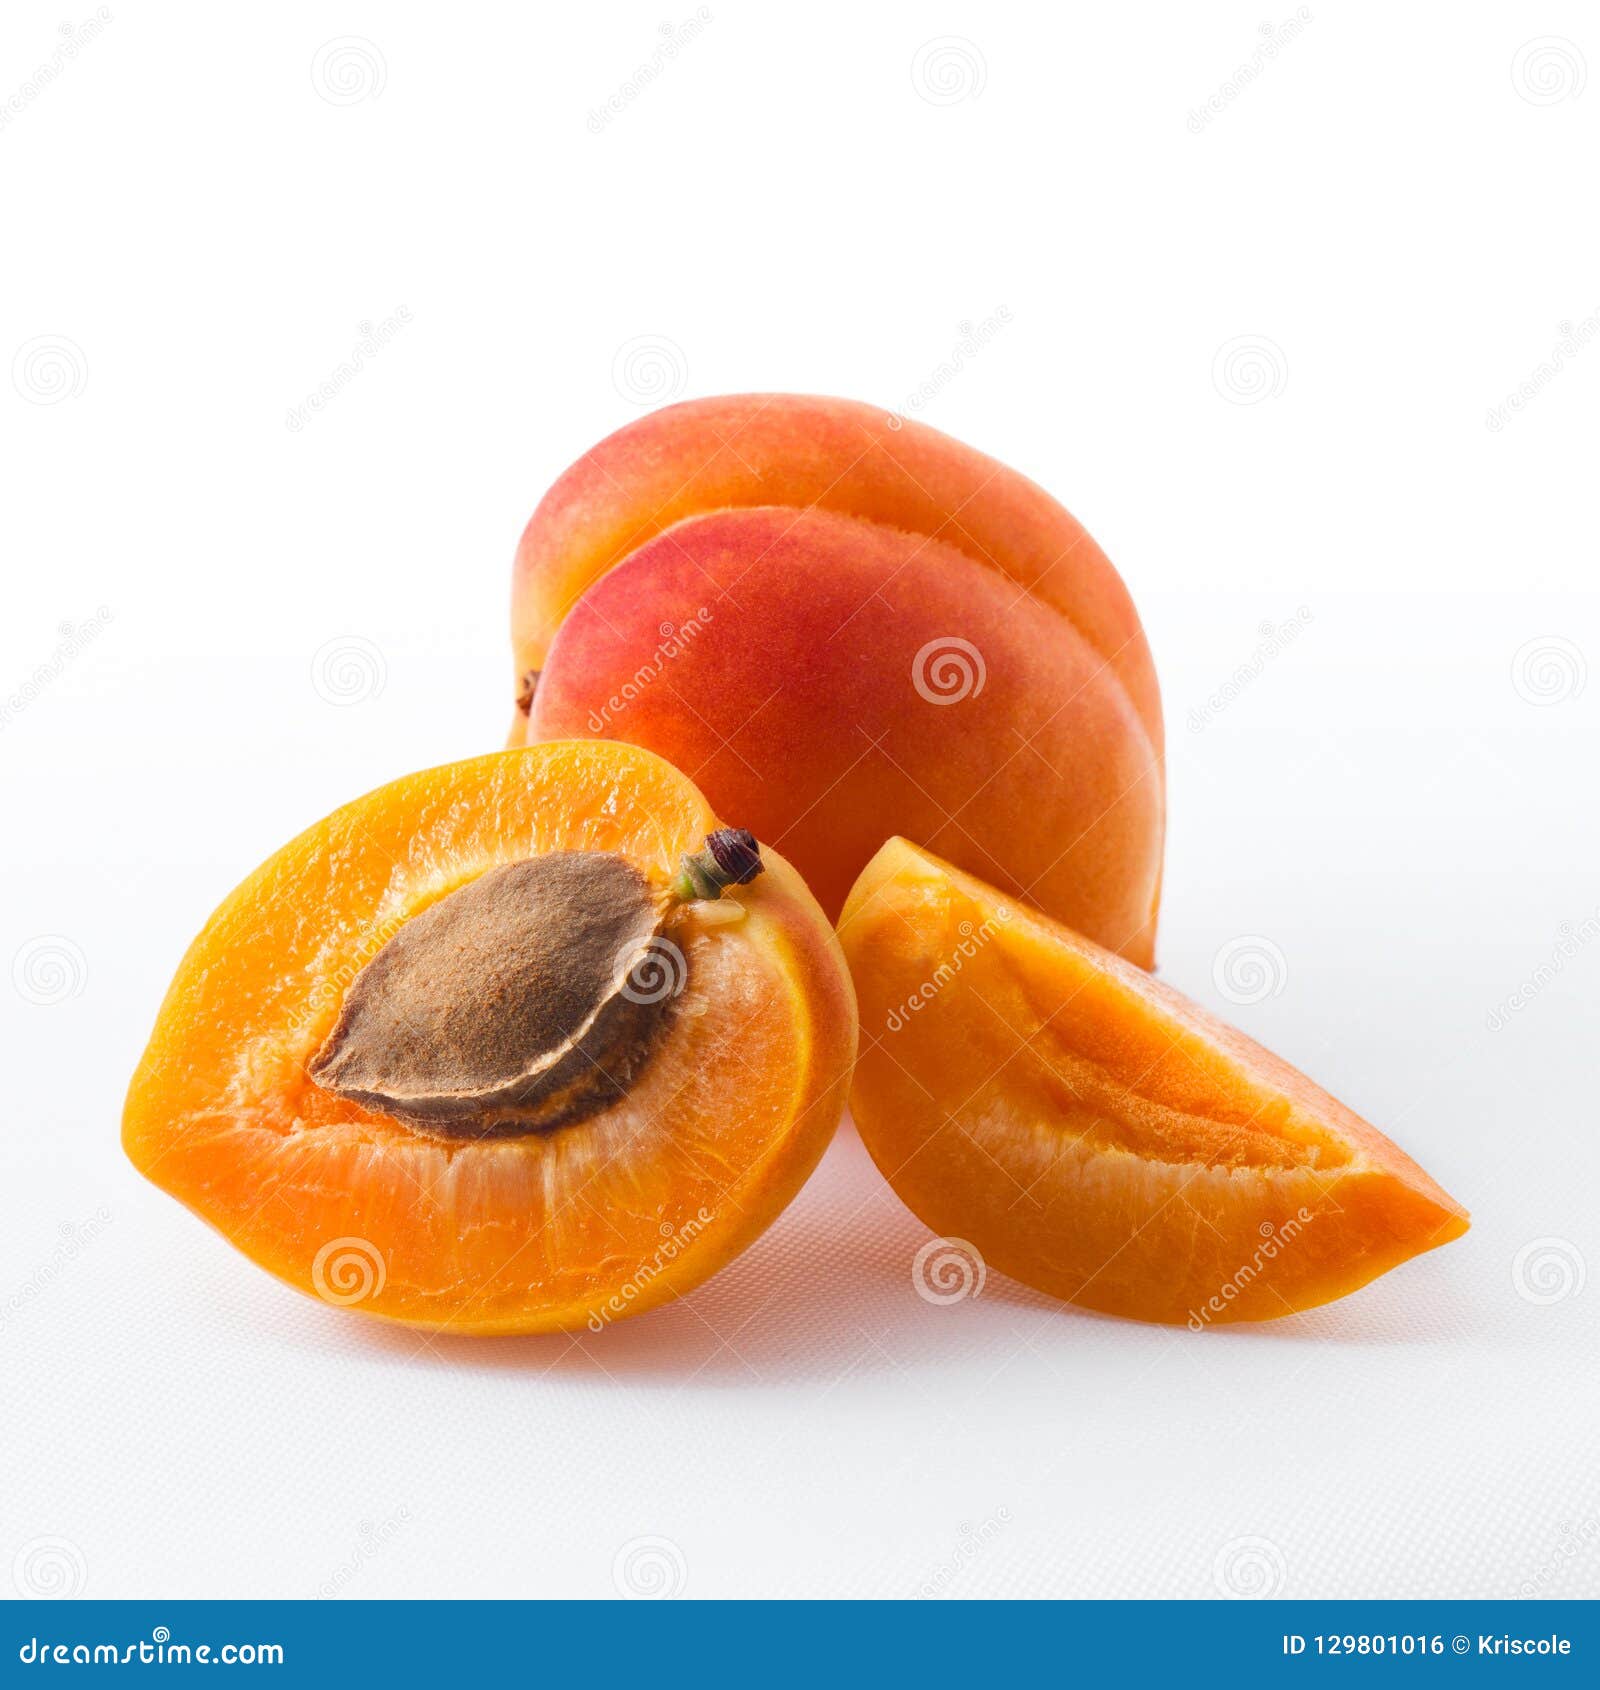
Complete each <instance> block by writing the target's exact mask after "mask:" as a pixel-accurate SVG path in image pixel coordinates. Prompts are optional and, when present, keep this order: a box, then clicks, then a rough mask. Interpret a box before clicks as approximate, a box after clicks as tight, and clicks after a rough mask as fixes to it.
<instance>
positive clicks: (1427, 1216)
mask: <svg viewBox="0 0 1600 1690" xmlns="http://www.w3.org/2000/svg"><path fill="white" fill-rule="evenodd" d="M839 932H840V938H841V939H842V941H843V944H844V950H845V955H846V957H847V958H848V960H849V963H850V968H851V972H852V974H853V976H854V979H855V983H856V992H857V996H858V999H859V1002H860V1007H861V1018H862V1031H863V1035H864V1037H863V1047H862V1051H861V1055H860V1058H859V1061H858V1062H857V1065H856V1074H855V1082H854V1086H853V1088H852V1092H851V1107H852V1111H853V1113H854V1115H855V1120H856V1124H857V1126H858V1128H859V1129H860V1132H861V1136H862V1139H863V1140H864V1141H865V1143H866V1145H867V1148H868V1150H869V1151H870V1152H871V1154H872V1157H873V1160H874V1161H875V1162H876V1163H877V1165H878V1167H879V1168H880V1169H881V1170H882V1172H883V1174H884V1175H885V1177H886V1178H887V1179H888V1180H889V1183H890V1184H891V1185H892V1186H893V1187H894V1189H895V1190H896V1191H897V1192H898V1193H899V1195H900V1197H901V1199H902V1200H903V1201H904V1202H905V1203H906V1205H907V1206H908V1207H909V1208H910V1209H911V1210H912V1211H913V1212H914V1213H915V1214H916V1215H917V1216H918V1218H919V1219H920V1220H922V1221H923V1222H924V1223H925V1224H926V1225H928V1226H929V1227H931V1228H933V1229H934V1231H935V1232H938V1233H941V1234H947V1235H951V1236H954V1237H959V1238H961V1239H963V1240H965V1241H967V1242H968V1243H970V1244H972V1245H973V1246H975V1247H976V1248H977V1249H978V1251H979V1252H980V1253H981V1254H982V1255H983V1257H984V1258H985V1259H986V1260H987V1261H988V1262H989V1263H990V1264H991V1265H993V1266H994V1267H996V1268H998V1269H999V1270H1000V1271H1001V1272H1003V1273H1008V1274H1010V1275H1011V1276H1012V1277H1013V1278H1016V1279H1019V1280H1022V1281H1023V1282H1024V1283H1025V1284H1028V1285H1031V1286H1034V1287H1036V1288H1037V1289H1039V1290H1042V1291H1046V1292H1049V1293H1051V1294H1052V1295H1054V1296H1057V1297H1063V1298H1065V1299H1067V1300H1068V1301H1070V1302H1074V1303H1079V1304H1082V1305H1084V1306H1085V1307H1087V1308H1091V1309H1098V1310H1101V1311H1103V1312H1105V1313H1109V1314H1117V1315H1126V1316H1130V1317H1132V1318H1134V1319H1137V1320H1150V1321H1165V1322H1185V1323H1187V1324H1189V1325H1190V1326H1193V1327H1196V1328H1198V1327H1201V1326H1205V1325H1209V1324H1212V1323H1214V1322H1223V1321H1236V1320H1268V1319H1271V1318H1273V1317H1275V1316H1278V1315H1285V1314H1292V1313H1294V1312H1296V1311H1297V1310H1300V1309H1306V1308H1311V1307H1313V1306H1315V1305H1316V1304H1319V1303H1325V1302H1328V1301H1330V1300H1331V1299H1333V1298H1335V1297H1340V1296H1343V1295H1345V1294H1346V1293H1347V1292H1350V1291H1354V1290H1356V1289H1357V1288H1358V1287H1359V1286H1362V1285H1365V1284H1366V1283H1367V1282H1368V1281H1369V1280H1371V1279H1374V1278H1376V1277H1377V1275H1379V1274H1381V1273H1384V1272H1386V1271H1387V1270H1388V1269H1389V1268H1392V1267H1394V1266H1396V1265H1397V1264H1398V1263H1400V1262H1403V1261H1405V1260H1406V1259H1407V1258H1409V1257H1411V1256H1415V1255H1418V1254H1419V1253H1421V1252H1422V1251H1424V1250H1430V1249H1432V1248H1434V1247H1435V1246H1436V1245H1439V1244H1445V1243H1448V1242H1449V1241H1450V1240H1451V1239H1453V1238H1459V1237H1460V1236H1461V1234H1462V1233H1464V1232H1465V1231H1466V1230H1467V1220H1468V1217H1467V1212H1466V1211H1465V1210H1464V1209H1463V1208H1462V1207H1461V1205H1460V1204H1459V1203H1457V1202H1456V1201H1455V1200H1454V1199H1453V1198H1451V1197H1450V1196H1448V1195H1447V1194H1446V1193H1445V1192H1444V1191H1443V1190H1441V1189H1440V1187H1439V1186H1438V1185H1436V1184H1435V1183H1434V1182H1433V1180H1431V1179H1430V1178H1429V1177H1428V1175H1427V1174H1425V1173H1424V1172H1423V1171H1422V1169H1421V1168H1419V1167H1418V1166H1417V1165H1416V1163H1415V1162H1413V1161H1411V1160H1410V1158H1409V1157H1407V1156H1406V1155H1405V1154H1404V1152H1402V1151H1401V1150H1399V1149H1398V1148H1397V1147H1396V1146H1395V1145H1394V1144H1392V1143H1390V1141H1389V1140H1388V1139H1386V1138H1385V1137H1384V1136H1383V1135H1382V1134H1381V1133H1380V1132H1378V1131H1377V1129H1376V1128H1374V1127H1372V1126H1369V1125H1368V1124H1367V1122H1365V1121H1363V1120H1361V1119H1360V1118H1359V1117H1358V1116H1357V1115H1355V1114H1354V1113H1352V1111H1350V1110H1349V1109H1347V1108H1346V1107H1345V1106H1344V1105H1343V1104H1342V1103H1339V1102H1337V1101H1336V1100H1335V1099H1333V1098H1332V1097H1330V1096H1329V1095H1328V1094H1327V1093H1326V1092H1324V1091H1322V1090H1320V1089H1319V1088H1318V1087H1317V1086H1315V1085H1313V1084H1312V1082H1311V1081H1310V1080H1308V1079H1307V1078H1306V1077H1305V1076H1304V1075H1303V1074H1300V1073H1298V1072H1296V1070H1294V1069H1293V1068H1291V1067H1289V1065H1288V1064H1287V1063H1285V1062H1283V1061H1281V1060H1280V1059H1279V1058H1277V1057H1275V1056H1273V1055H1272V1054H1271V1053H1270V1052H1268V1051H1266V1050H1264V1049H1262V1048H1261V1046H1260V1045H1257V1044H1255V1043H1254V1042H1252V1041H1251V1040H1250V1039H1248V1038H1246V1037H1245V1036H1244V1035H1243V1034H1242V1033H1239V1032H1237V1031H1236V1030H1235V1029H1233V1028H1231V1027H1228V1026H1225V1025H1224V1024H1223V1023H1222V1022H1220V1021H1218V1020H1216V1019H1215V1018H1214V1017H1212V1016H1211V1015H1208V1014H1207V1013H1206V1012H1205V1011H1204V1010H1203V1009H1201V1008H1200V1007H1199V1005H1197V1004H1195V1003H1192V1002H1191V1001H1190V1000H1189V999H1187V998H1185V997H1184V996H1182V995H1181V994H1180V993H1178V992H1176V991H1173V990H1172V989H1171V988H1170V987H1168V986H1165V985H1163V984H1162V983H1161V982H1160V981H1158V980H1156V979H1154V978H1153V977H1152V976H1151V975H1149V974H1147V973H1145V972H1144V971H1143V970H1142V969H1139V968H1137V967H1135V966H1133V965H1132V964H1130V963H1128V962H1125V961H1124V960H1123V959H1122V958H1120V957H1118V956H1115V955H1114V954H1112V953H1111V952H1109V951H1107V950H1105V949H1103V948H1102V947H1101V946H1099V945H1096V944H1094V943H1092V942H1091V941H1090V940H1088V939H1085V938H1083V937H1082V936H1081V935H1079V934H1077V933H1074V932H1072V931H1071V930H1070V929H1068V928H1066V927H1063V926H1061V925H1059V924H1058V923H1056V922H1053V921H1051V920H1049V919H1048V918H1047V917H1045V916H1043V915H1041V914H1039V913H1037V912H1036V911H1034V910H1031V909H1028V908H1026V907H1024V906H1022V905H1020V904H1017V903H1013V902H1010V901H1008V900H1007V899H1005V898H1004V897H1002V896H1001V894H999V893H997V892H996V891H995V890H994V889H993V888H992V887H989V886H986V885H984V884H983V882H981V881H978V880H975V879H973V878H972V877H971V876H970V875H967V874H963V873H961V872H960V871H959V870H957V869H955V868H952V867H951V866H950V865H949V864H948V863H945V862H942V861H941V860H940V859H939V858H937V857H935V856H933V855H931V854H930V853H928V852H926V851H924V850H921V849H919V848H918V847H917V846H914V845H911V844H908V843H907V842H906V841H905V840H904V839H892V840H890V841H889V842H888V843H887V844H886V845H885V846H884V847H883V848H882V849H881V850H880V851H879V852H878V854H877V855H876V856H875V857H874V858H873V859H872V861H871V862H870V863H869V864H868V865H867V867H866V869H865V870H864V871H863V873H862V875H861V877H860V879H859V880H858V881H857V882H856V885H855V887H854V889H853V890H852V892H851V894H850V897H849V899H848V901H847V902H846V905H845V908H844V912H843V914H842V916H841V917H840V922H839Z"/></svg>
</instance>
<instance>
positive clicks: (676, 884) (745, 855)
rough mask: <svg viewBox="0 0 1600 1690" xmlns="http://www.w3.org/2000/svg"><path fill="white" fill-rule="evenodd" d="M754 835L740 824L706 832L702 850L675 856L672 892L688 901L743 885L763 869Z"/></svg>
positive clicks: (710, 896) (676, 896) (764, 867)
mask: <svg viewBox="0 0 1600 1690" xmlns="http://www.w3.org/2000/svg"><path fill="white" fill-rule="evenodd" d="M766 866H767V865H766V864H765V863H764V862H762V860H761V847H760V846H759V845H758V844H757V843H756V836H755V835H754V834H753V833H747V832H746V831H745V829H744V828H742V827H719V828H718V829H717V830H716V832H715V833H708V834H707V835H706V843H705V849H704V850H703V851H690V852H686V853H685V854H684V855H683V856H682V857H680V858H679V859H678V873H677V876H676V878H675V879H674V880H673V882H672V895H673V897H675V898H679V899H682V901H683V902H684V903H689V902H690V901H691V900H693V899H695V898H720V897H721V896H722V889H723V887H724V886H746V885H748V884H749V883H750V882H751V881H752V880H754V879H755V877H756V876H757V875H758V874H763V873H765V872H766Z"/></svg>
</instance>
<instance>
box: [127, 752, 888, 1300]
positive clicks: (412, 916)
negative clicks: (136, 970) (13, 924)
mask: <svg viewBox="0 0 1600 1690" xmlns="http://www.w3.org/2000/svg"><path fill="white" fill-rule="evenodd" d="M854 1051H855V1009H854V999H853V996H852V994H851V989H850V983H849V978H848V975H847V974H846V971H845V969H844V965H843V961H842V959H841V956H840V954H839V948H838V943H837V941H836V939H835V938H834V936H833V933H832V931H831V929H830V928H829V926H828V923H827V920H826V918H825V917H824V916H823V914H822V912H821V910H820V908H819V907H818V905H817V903H816V901H815V900H814V899H813V898H812V896H811V894H810V893H809V892H808V891H807V890H806V888H805V886H804V884H803V883H802V882H801V881H800V879H799V878H798V876H797V875H796V874H795V873H794V871H793V870H792V869H791V868H790V867H789V866H788V865H787V864H786V863H785V862H784V861H783V860H782V858H780V857H778V856H776V855H775V854H773V853H771V852H765V853H764V852H763V851H762V850H761V848H760V847H759V846H757V845H756V843H755V841H754V840H753V839H751V838H750V837H749V835H746V834H741V833H739V832H738V831H737V830H733V829H724V828H720V827H719V825H718V822H717V818H716V817H715V816H714V815H713V814H712V812H711V810H710V809H709V807H708V806H707V804H706V802H705V800H704V799H703V798H702V797H701V795H700V793H699V792H698V791H697V790H696V789H695V787H694V786H693V785H692V784H691V783H690V782H689V780H687V779H686V778H685V777H684V776H683V775H681V774H679V773H678V772H677V771H676V770H675V769H673V768H672V767H671V766H670V765H669V764H667V763H665V762H663V761H662V760H661V759H660V758H658V757H655V756H653V755H652V754H651V753H649V752H646V751H641V750H638V749H636V748H634V747H632V746H627V745H622V744H614V743H604V742H598V741H593V742H585V743H582V744H561V743H552V744H548V745H540V746H536V747H532V748H530V749H527V750H521V751H507V752H501V753H498V754H495V755H492V756H488V757H479V758H475V759H473V760H472V761H469V762H464V763H456V764H452V765H450V766H448V767H445V768H440V769H433V770H430V771H428V772H426V773H423V774H417V775H411V776H409V777H407V778H406V779H404V780H399V781H396V782H394V783H393V784H392V785H390V786H385V787H382V788H380V789H379V790H378V791H376V792H373V793H369V794H368V795H367V796H366V797H365V798H362V799H359V800H358V801H357V802H355V803H354V804H350V805H348V806H346V807H345V808H344V809H342V810H338V811H336V812H335V813H334V814H333V815H331V816H329V817H328V818H327V819H326V820H324V821H322V822H320V823H318V824H317V825H316V826H315V827H313V828H311V829H310V830H309V831H307V832H306V833H304V834H302V835H301V836H300V837H299V838H298V839H296V840H295V841H293V842H292V843H291V844H289V845H287V846H285V847H284V848H283V850H281V851H279V852H278V853H277V855H276V856H274V857H272V858H270V859H269V860H268V861H267V862H266V863H265V864H263V865H262V867H261V868H259V869H258V870H257V871H256V872H255V873H254V874H253V875H251V876H250V878H249V879H248V880H246V881H245V882H244V884H243V885H242V886H240V887H239V888H238V890H237V891H235V892H234V893H233V895H232V896H231V897H230V898H228V900H227V901H226V902H225V903H224V904H223V905H222V907H221V908H220V909H219V910H218V911H217V913H216V914H215V915H214V916H213V917H212V919H211V921H210V922H209V923H208V924H207V926H206V928H205V930H204V932H202V933H201V935H200V937H199V938H198V939H197V940H196V941H195V942H194V944H193V946H192V947H191V948H190V950H189V953H188V955H187V956H186V957H185V959H184V961H183V964H182V966H181V967H180V968H179V970H178V974H177V978H176V979H175V980H174V981H173V984H172V987H171V989H170V991H169V992H168V994H167V998H166V1001H165V1003H164V1004H163V1006H162V1009H161V1013H160V1016H159V1018H158V1020H157V1023H156V1028H155V1032H154V1035H153V1036H152V1038H151V1041H150V1046H149V1049H148V1050H147V1051H146V1052H145V1055H144V1059H143V1061H142V1062H141V1063H140V1066H139V1069H138V1072H137V1073H136V1074H135V1076H134V1079H133V1083H132V1087H131V1089H130V1091H129V1095H128V1103H127V1110H126V1114H125V1117H124V1125H123V1143H124V1146H125V1148H126V1150H127V1152H128V1155H129V1156H130V1157H131V1158H132V1160H133V1162H134V1164H135V1165H136V1166H137V1167H138V1168H139V1169H140V1170H141V1172H143V1173H144V1174H146V1175H147V1176H148V1177H149V1178H150V1179H152V1180H153V1181H155V1183H156V1184H158V1185H160V1186H161V1187H163V1188H164V1189H165V1190H167V1191H169V1192H171V1193H172V1194H173V1195H174V1196H175V1197H178V1198H180V1199H181V1200H182V1201H183V1202H184V1203H186V1204H188V1205H189V1207H190V1208H192V1209H193V1210H195V1212H196V1213H198V1214H199V1215H201V1216H202V1217H203V1218H204V1219H206V1220H208V1221H210V1222H211V1223H212V1224H213V1225H214V1226H216V1227H217V1228H218V1229H219V1230H220V1231H221V1232H222V1233H223V1234H224V1235H225V1236H226V1237H228V1238H229V1239H230V1240H231V1241H232V1242H233V1243H234V1244H236V1245H237V1246H238V1247H239V1249H241V1250H242V1251H244V1253H245V1254H246V1255H248V1256H250V1257H251V1258H252V1259H254V1260H255V1261H256V1262H258V1263H260V1264H261V1265H262V1266H263V1267H265V1268H267V1269H269V1270H270V1271H271V1272H273V1273H275V1274H277V1275H278V1277H279V1278H281V1279H283V1280H285V1281H287V1282H288V1283H289V1284H290V1285H293V1286H295V1287H296V1288H297V1289H299V1290H302V1291H308V1292H311V1293H312V1294H314V1295H317V1296H320V1297H322V1298H323V1299H324V1300H325V1301H328V1302H332V1303H336V1304H342V1305H347V1306H351V1307H357V1308H359V1309H361V1310H362V1311H364V1312H367V1313H371V1314H376V1315H380V1316H385V1317H387V1318H389V1319H393V1320H398V1321H405V1322H410V1323H413V1324H416V1325H421V1326H428V1327H436V1328H449V1329H451V1330H454V1331H458V1332H530V1331H540V1330H546V1329H551V1328H562V1327H567V1328H570V1327H574V1326H583V1325H588V1326H590V1327H594V1328H598V1327H600V1326H602V1325H604V1324H605V1323H606V1322H608V1321H609V1320H611V1319H614V1318H616V1317H618V1316H621V1315H626V1314H631V1313H636V1312H638V1311H639V1310H642V1309H645V1308H649V1307H651V1306H652V1305H654V1304H657V1303H660V1302H662V1301H663V1300H665V1299H667V1298H669V1297H673V1296H676V1295H678V1294H680V1293H682V1292H683V1291H685V1290H687V1289H689V1288H690V1287H691V1286H693V1285H695V1284H697V1283H698V1282H700V1281H701V1280H703V1279H705V1278H706V1277H707V1276H708V1275H709V1274H711V1273H713V1272H715V1271H716V1270H717V1269H718V1268H720V1267H722V1266H723V1265H724V1264H725V1263H727V1262H728V1261H730V1260H732V1258H733V1257H734V1256H735V1255H737V1254H738V1253H739V1251H740V1250H742V1249H743V1248H744V1247H745V1246H746V1245H747V1244H748V1243H749V1242H750V1241H751V1240H752V1239H753V1238H755V1237H756V1236H757V1234H759V1233H760V1232H761V1231H762V1230H763V1229H764V1228H765V1227H766V1226H767V1225H768V1224H769V1223H770V1222H771V1221H772V1220H773V1219H774V1217H775V1216H776V1215H777V1214H778V1213H779V1211H780V1210H781V1209H782V1208H783V1207H784V1205H785V1204H786V1203H788V1201H789V1200H790V1198H791V1197H793V1196H794V1194H795V1192H796V1191H797V1190H798V1189H799V1187H800V1185H801V1184H802V1182H803V1181H804V1180H805V1178H806V1176H807V1174H809V1173H810V1171H811V1169H812V1167H813V1166H814V1165H815V1163H816V1161H817V1159H818V1157H819V1156H820V1155H821V1154H822V1151H823V1149H824V1147H825V1146H826V1144H827V1142H828V1140H829V1138H830V1136H831V1135H832V1132H833V1130H834V1127H835V1125H836V1124H837V1121H838V1118H839V1116H840V1114H841V1112H842V1109H843V1102H844V1093H845V1089H846V1086H847V1083H848V1077H849V1072H850V1065H851V1062H852V1059H853V1056H854Z"/></svg>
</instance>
